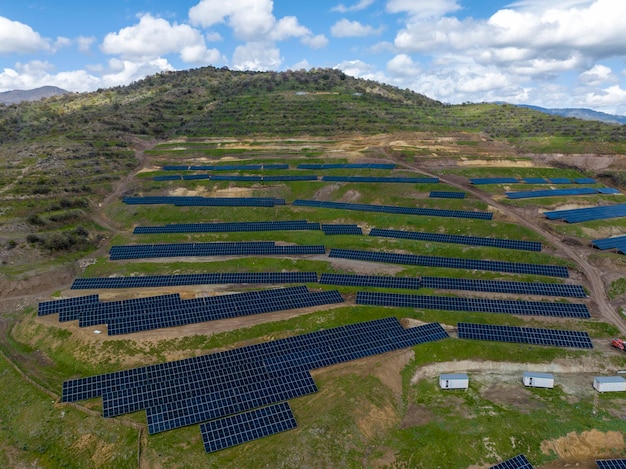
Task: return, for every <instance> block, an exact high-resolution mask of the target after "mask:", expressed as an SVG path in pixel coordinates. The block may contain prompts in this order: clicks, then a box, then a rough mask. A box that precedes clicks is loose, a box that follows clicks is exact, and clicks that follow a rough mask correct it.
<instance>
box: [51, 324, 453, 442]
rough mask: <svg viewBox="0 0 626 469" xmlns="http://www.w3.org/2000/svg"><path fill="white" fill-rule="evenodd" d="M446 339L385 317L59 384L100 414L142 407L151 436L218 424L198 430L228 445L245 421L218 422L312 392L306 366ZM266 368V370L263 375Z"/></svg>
mask: <svg viewBox="0 0 626 469" xmlns="http://www.w3.org/2000/svg"><path fill="white" fill-rule="evenodd" d="M447 336H448V335H447V333H446V332H445V331H444V330H443V328H441V326H440V325H439V324H436V323H433V324H427V325H424V326H420V327H417V328H413V329H406V330H405V329H403V328H402V326H401V325H400V324H399V322H398V320H397V319H395V318H386V319H383V320H377V321H369V322H367V323H360V324H353V325H348V326H341V327H338V328H334V329H326V330H322V331H318V332H314V333H311V334H304V335H300V336H294V337H290V338H287V339H280V340H276V341H272V342H265V343H261V344H257V345H252V346H247V347H241V348H238V349H234V350H228V351H224V352H218V353H215V354H211V355H204V356H201V357H194V358H190V359H185V360H180V361H177V362H168V363H162V364H159V365H151V366H147V367H141V368H135V369H132V370H126V371H122V372H116V373H109V374H106V375H98V376H93V377H89V378H81V379H77V380H70V381H66V382H65V383H63V394H62V400H63V401H64V402H75V401H78V400H83V399H89V398H93V397H98V396H102V402H103V414H104V415H105V416H115V415H121V414H123V413H128V412H134V411H137V410H141V409H145V410H146V415H147V416H148V427H149V432H150V433H156V432H159V431H164V430H167V429H172V428H178V427H181V426H185V425H190V424H194V423H200V422H203V421H206V420H212V419H220V420H214V421H213V422H212V423H210V424H208V426H203V427H202V429H203V431H204V430H210V432H209V434H211V435H212V437H209V438H206V439H205V440H204V441H205V443H207V442H209V441H214V440H215V438H217V437H218V436H219V435H222V436H225V433H229V434H228V438H225V442H227V443H231V442H233V441H234V442H237V441H241V440H237V439H236V435H238V434H240V433H241V432H248V431H249V428H246V426H245V425H244V426H243V427H240V428H239V429H238V430H237V429H235V431H231V430H229V429H230V428H232V424H233V422H235V423H236V422H239V424H241V423H243V421H245V420H246V419H247V418H248V417H249V416H248V415H244V416H241V417H239V418H237V417H235V419H234V420H232V419H231V420H221V419H222V418H223V417H226V416H228V415H232V414H237V413H240V412H246V411H250V410H252V409H254V408H258V407H261V406H266V405H273V404H276V403H278V402H282V401H285V400H286V399H290V398H293V397H298V396H299V395H305V394H308V393H311V392H315V391H316V390H317V388H316V386H315V383H314V382H313V381H312V379H311V377H310V374H309V371H310V370H312V369H316V368H320V367H324V366H329V365H332V364H336V363H341V362H345V361H350V360H354V359H356V358H360V357H364V356H370V355H374V354H379V353H383V352H385V351H390V350H397V349H399V348H405V347H409V346H413V345H417V344H419V343H423V342H427V341H432V340H438V339H442V338H445V337H447ZM268 369H271V370H273V371H270V372H269V373H268ZM280 408H281V407H280V406H279V407H276V408H275V409H276V410H278V409H280ZM282 410H283V411H284V410H286V409H285V408H284V407H282ZM270 414H271V412H270ZM211 432H217V433H211ZM255 434H257V433H256V432H252V435H255ZM260 434H262V432H260ZM216 435H217V436H216ZM232 437H235V439H234V440H233V439H232ZM243 441H245V439H244V440H243ZM234 444H236V443H234ZM218 446H219V447H222V446H223V445H221V444H219V443H218ZM210 448H211V446H209V448H207V450H209V449H210Z"/></svg>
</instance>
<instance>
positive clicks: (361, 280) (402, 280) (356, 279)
mask: <svg viewBox="0 0 626 469" xmlns="http://www.w3.org/2000/svg"><path fill="white" fill-rule="evenodd" d="M320 283H321V284H323V285H342V286H354V287H376V288H407V289H413V290H418V289H419V288H421V286H422V285H421V281H420V279H419V278H416V277H388V276H377V275H350V274H322V275H321V277H320Z"/></svg>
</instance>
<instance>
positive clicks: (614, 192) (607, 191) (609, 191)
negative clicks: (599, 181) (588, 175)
mask: <svg viewBox="0 0 626 469" xmlns="http://www.w3.org/2000/svg"><path fill="white" fill-rule="evenodd" d="M598 192H599V193H600V194H605V195H621V194H622V193H621V192H620V191H619V190H617V189H613V188H611V187H601V188H600V189H598Z"/></svg>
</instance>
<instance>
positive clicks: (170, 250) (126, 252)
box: [109, 241, 326, 261]
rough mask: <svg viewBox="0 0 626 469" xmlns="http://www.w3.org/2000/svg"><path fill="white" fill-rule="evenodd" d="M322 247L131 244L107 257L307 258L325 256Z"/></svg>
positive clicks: (244, 243)
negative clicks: (291, 256) (292, 256)
mask: <svg viewBox="0 0 626 469" xmlns="http://www.w3.org/2000/svg"><path fill="white" fill-rule="evenodd" d="M325 253H326V249H325V248H324V246H319V245H313V246H311V245H304V246H296V245H288V246H286V245H285V246H283V245H281V246H277V245H275V244H274V243H273V242H271V241H270V242H267V241H265V242H263V241H256V242H231V243H173V244H135V245H127V246H112V247H111V249H110V251H109V257H110V259H111V260H112V261H113V260H124V259H148V258H161V257H187V256H192V257H202V256H251V255H259V256H266V255H309V254H325Z"/></svg>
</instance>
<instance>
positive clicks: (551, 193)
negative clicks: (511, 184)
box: [506, 187, 620, 199]
mask: <svg viewBox="0 0 626 469" xmlns="http://www.w3.org/2000/svg"><path fill="white" fill-rule="evenodd" d="M598 193H600V194H620V191H618V190H617V189H595V188H593V187H580V188H572V189H551V190H543V191H520V192H506V196H507V197H508V198H509V199H532V198H535V197H557V196H558V197H563V196H568V195H591V194H598Z"/></svg>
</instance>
